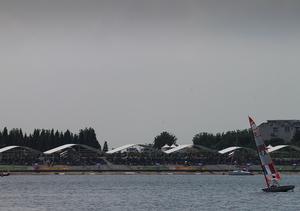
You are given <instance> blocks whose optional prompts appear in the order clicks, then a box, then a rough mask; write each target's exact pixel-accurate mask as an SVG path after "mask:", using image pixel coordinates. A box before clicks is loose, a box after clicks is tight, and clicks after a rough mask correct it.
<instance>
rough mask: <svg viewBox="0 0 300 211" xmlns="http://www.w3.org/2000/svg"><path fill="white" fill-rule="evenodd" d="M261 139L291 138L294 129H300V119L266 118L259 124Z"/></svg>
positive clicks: (288, 139)
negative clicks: (266, 119)
mask: <svg viewBox="0 0 300 211" xmlns="http://www.w3.org/2000/svg"><path fill="white" fill-rule="evenodd" d="M259 128H260V131H261V135H262V138H263V140H270V139H274V138H280V139H283V140H284V141H285V142H289V141H291V140H292V138H293V136H294V134H295V132H296V131H300V120H268V121H267V122H264V123H262V124H261V125H259Z"/></svg>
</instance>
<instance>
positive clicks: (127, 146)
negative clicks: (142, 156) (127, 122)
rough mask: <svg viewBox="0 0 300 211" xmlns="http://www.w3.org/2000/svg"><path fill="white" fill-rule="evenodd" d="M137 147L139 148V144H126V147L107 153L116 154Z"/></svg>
mask: <svg viewBox="0 0 300 211" xmlns="http://www.w3.org/2000/svg"><path fill="white" fill-rule="evenodd" d="M135 146H139V144H126V145H124V146H121V147H118V148H115V149H113V150H110V151H107V152H106V153H107V154H114V153H116V152H120V151H123V150H125V149H128V148H131V147H135Z"/></svg>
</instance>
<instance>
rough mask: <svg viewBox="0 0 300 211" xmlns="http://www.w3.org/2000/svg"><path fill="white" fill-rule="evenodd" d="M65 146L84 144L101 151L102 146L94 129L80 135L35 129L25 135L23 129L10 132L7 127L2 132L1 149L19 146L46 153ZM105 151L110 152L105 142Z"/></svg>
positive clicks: (81, 132)
mask: <svg viewBox="0 0 300 211" xmlns="http://www.w3.org/2000/svg"><path fill="white" fill-rule="evenodd" d="M64 144H84V145H87V146H90V147H94V148H97V149H99V150H101V145H100V144H99V142H98V140H97V137H96V133H95V130H94V129H93V128H85V129H81V130H79V133H78V134H74V133H72V132H70V131H69V130H66V131H64V132H63V131H58V130H54V129H51V130H47V129H34V131H33V133H31V134H26V133H23V131H22V129H19V128H14V129H11V130H10V131H8V129H7V128H6V127H5V128H4V129H3V130H2V131H0V147H1V148H2V147H5V146H11V145H17V146H26V147H31V148H33V149H36V150H39V151H42V152H44V151H47V150H49V149H52V148H55V147H58V146H61V145H64ZM103 150H106V151H107V150H108V145H107V142H104V145H103Z"/></svg>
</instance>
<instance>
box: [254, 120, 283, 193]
mask: <svg viewBox="0 0 300 211" xmlns="http://www.w3.org/2000/svg"><path fill="white" fill-rule="evenodd" d="M249 123H250V126H251V129H252V132H253V135H254V139H255V144H256V149H257V153H258V156H259V159H260V163H261V167H262V170H263V172H264V176H265V180H266V183H267V186H268V187H269V186H270V181H271V180H276V181H279V180H280V175H279V173H278V171H277V170H276V168H275V166H274V163H273V161H272V158H271V157H270V155H269V152H268V150H267V148H266V145H265V143H264V141H263V140H262V137H261V134H260V131H259V128H258V127H257V126H256V124H255V122H254V121H253V119H252V118H251V117H249Z"/></svg>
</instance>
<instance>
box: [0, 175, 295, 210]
mask: <svg viewBox="0 0 300 211" xmlns="http://www.w3.org/2000/svg"><path fill="white" fill-rule="evenodd" d="M284 178H285V180H284V181H283V183H286V184H287V183H289V184H294V185H296V189H295V191H294V192H288V193H264V192H262V191H261V188H262V187H264V184H263V178H262V176H214V175H83V176H78V175H77V176H76V175H75V176H68V175H49V176H9V177H3V178H0V187H1V194H0V210H1V211H2V210H3V211H4V210H5V211H9V210H11V211H16V210H17V211H29V210H30V211H31V210H36V211H43V210H55V211H56V210H300V176H285V175H284Z"/></svg>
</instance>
